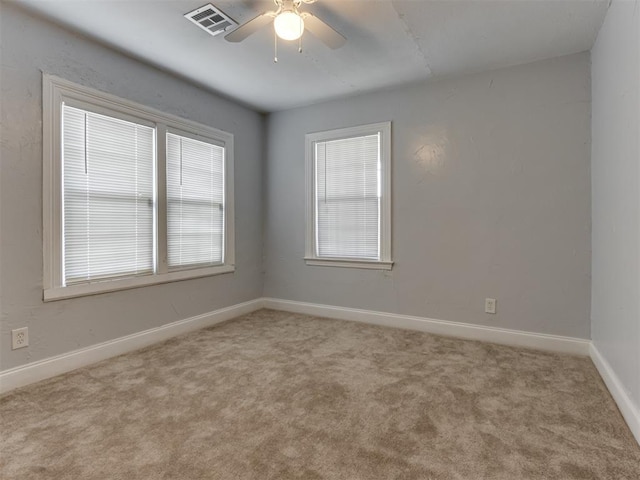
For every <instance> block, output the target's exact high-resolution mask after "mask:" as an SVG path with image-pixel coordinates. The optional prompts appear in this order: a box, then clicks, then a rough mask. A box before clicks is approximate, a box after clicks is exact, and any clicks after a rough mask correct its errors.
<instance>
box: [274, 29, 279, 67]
mask: <svg viewBox="0 0 640 480" xmlns="http://www.w3.org/2000/svg"><path fill="white" fill-rule="evenodd" d="M273 51H274V54H273V63H278V34H277V33H276V31H275V30H274V31H273Z"/></svg>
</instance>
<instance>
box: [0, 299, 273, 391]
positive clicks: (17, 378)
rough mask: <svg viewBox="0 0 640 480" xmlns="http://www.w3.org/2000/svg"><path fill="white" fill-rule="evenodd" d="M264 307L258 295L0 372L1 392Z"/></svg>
mask: <svg viewBox="0 0 640 480" xmlns="http://www.w3.org/2000/svg"><path fill="white" fill-rule="evenodd" d="M260 308H262V299H260V298H258V299H255V300H251V301H248V302H244V303H239V304H237V305H232V306H230V307H226V308H221V309H219V310H214V311H213V312H208V313H203V314H202V315H196V316H195V317H190V318H185V319H183V320H178V321H177V322H172V323H168V324H166V325H162V326H161V327H157V328H151V329H149V330H145V331H143V332H138V333H134V334H132V335H127V336H126V337H121V338H116V339H114V340H109V341H107V342H103V343H99V344H97V345H92V346H90V347H86V348H81V349H79V350H74V351H73V352H69V353H64V354H62V355H57V356H55V357H50V358H46V359H44V360H39V361H37V362H32V363H29V364H27V365H22V366H19V367H16V368H12V369H10V370H5V371H3V372H0V394H2V393H5V392H8V391H10V390H13V389H15V388H19V387H23V386H25V385H29V384H30V383H34V382H39V381H40V380H45V379H47V378H51V377H55V376H56V375H60V374H62V373H67V372H70V371H71V370H76V369H77V368H81V367H85V366H87V365H90V364H92V363H96V362H100V361H102V360H106V359H107V358H111V357H115V356H118V355H122V354H123V353H127V352H131V351H133V350H138V349H140V348H143V347H146V346H149V345H152V344H154V343H158V342H162V341H164V340H167V339H169V338H172V337H175V336H176V335H181V334H183V333H187V332H191V331H193V330H198V329H200V328H205V327H210V326H211V325H215V324H217V323H221V322H224V321H226V320H230V319H232V318H235V317H238V316H240V315H244V314H246V313H250V312H253V311H255V310H258V309H260Z"/></svg>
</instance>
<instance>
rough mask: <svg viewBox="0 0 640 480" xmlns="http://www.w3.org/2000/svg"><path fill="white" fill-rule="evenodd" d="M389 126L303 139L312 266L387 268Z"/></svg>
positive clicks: (385, 124) (354, 129) (307, 259)
mask: <svg viewBox="0 0 640 480" xmlns="http://www.w3.org/2000/svg"><path fill="white" fill-rule="evenodd" d="M390 133H391V125H390V123H382V124H375V125H365V126H362V127H354V128H347V129H340V130H332V131H329V132H320V133H314V134H309V135H307V137H306V148H307V171H308V179H307V185H308V199H307V202H308V208H307V217H308V219H307V249H306V257H305V258H306V261H307V264H310V265H337V266H349V267H357V268H376V269H390V268H391V266H392V262H391V232H390V178H389V177H390Z"/></svg>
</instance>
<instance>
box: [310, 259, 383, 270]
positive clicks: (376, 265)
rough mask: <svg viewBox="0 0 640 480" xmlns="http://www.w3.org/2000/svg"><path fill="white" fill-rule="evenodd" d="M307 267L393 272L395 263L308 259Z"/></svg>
mask: <svg viewBox="0 0 640 480" xmlns="http://www.w3.org/2000/svg"><path fill="white" fill-rule="evenodd" d="M304 261H305V263H306V264H307V265H312V266H317V267H344V268H363V269H367V270H391V269H392V268H393V262H385V261H378V260H351V259H341V258H308V257H305V259H304Z"/></svg>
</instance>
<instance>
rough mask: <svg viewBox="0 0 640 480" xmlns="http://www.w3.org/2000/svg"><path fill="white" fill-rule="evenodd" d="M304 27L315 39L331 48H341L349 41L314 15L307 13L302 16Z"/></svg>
mask: <svg viewBox="0 0 640 480" xmlns="http://www.w3.org/2000/svg"><path fill="white" fill-rule="evenodd" d="M302 18H303V19H304V26H305V28H306V29H307V30H309V31H310V32H311V33H312V34H313V35H314V36H315V37H318V39H320V40H322V41H323V42H324V43H325V44H326V45H327V47H329V48H334V49H335V48H339V47H341V46H342V45H344V44H345V43H346V41H347V39H346V38H344V37H343V36H342V35H341V34H340V33H338V32H336V31H335V30H334V29H333V28H331V27H330V26H329V25H327V24H326V23H324V22H323V21H322V20H320V19H319V18H318V17H316V16H315V15H313V14H312V13H309V12H305V13H303V14H302Z"/></svg>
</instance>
